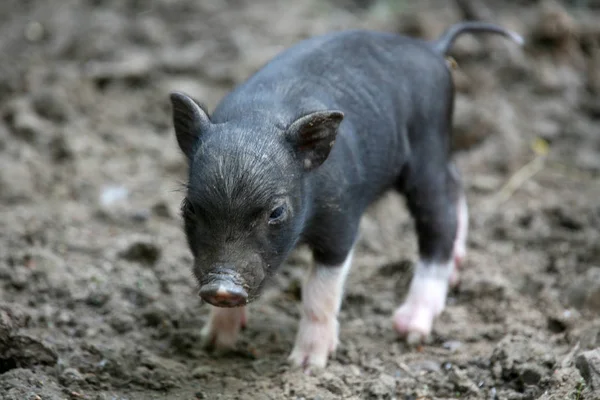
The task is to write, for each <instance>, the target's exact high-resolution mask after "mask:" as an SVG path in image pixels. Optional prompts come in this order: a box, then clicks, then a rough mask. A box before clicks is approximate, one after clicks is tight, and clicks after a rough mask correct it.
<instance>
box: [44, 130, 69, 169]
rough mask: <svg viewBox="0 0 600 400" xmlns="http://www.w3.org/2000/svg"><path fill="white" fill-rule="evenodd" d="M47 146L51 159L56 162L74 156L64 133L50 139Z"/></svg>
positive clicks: (67, 159)
mask: <svg viewBox="0 0 600 400" xmlns="http://www.w3.org/2000/svg"><path fill="white" fill-rule="evenodd" d="M49 147H50V153H51V156H52V160H53V161H55V162H57V163H62V162H65V161H69V160H72V159H73V158H74V153H73V149H72V148H71V146H70V145H69V142H68V141H67V139H66V138H65V136H64V135H59V136H56V137H54V138H53V139H52V140H51V141H50V143H49Z"/></svg>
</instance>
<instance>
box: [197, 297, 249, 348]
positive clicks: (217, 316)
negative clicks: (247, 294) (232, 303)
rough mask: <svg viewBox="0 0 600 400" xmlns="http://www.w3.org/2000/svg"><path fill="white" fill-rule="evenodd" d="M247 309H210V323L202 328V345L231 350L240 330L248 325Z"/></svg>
mask: <svg viewBox="0 0 600 400" xmlns="http://www.w3.org/2000/svg"><path fill="white" fill-rule="evenodd" d="M247 318H248V317H247V314H246V307H235V308H221V307H213V306H211V309H210V316H209V318H208V322H207V323H206V325H205V326H204V328H202V332H201V333H200V334H201V336H202V344H203V345H204V346H205V347H214V348H216V349H229V348H232V347H233V346H234V345H235V342H236V341H237V338H238V335H239V333H240V330H241V329H242V328H244V327H245V326H246V323H247Z"/></svg>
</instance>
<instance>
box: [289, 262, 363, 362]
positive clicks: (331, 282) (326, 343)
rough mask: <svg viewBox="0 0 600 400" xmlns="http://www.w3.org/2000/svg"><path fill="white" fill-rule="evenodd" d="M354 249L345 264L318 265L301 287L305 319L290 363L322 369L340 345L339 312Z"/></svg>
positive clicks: (300, 327) (301, 324) (301, 323)
mask: <svg viewBox="0 0 600 400" xmlns="http://www.w3.org/2000/svg"><path fill="white" fill-rule="evenodd" d="M353 252H354V250H351V251H350V253H349V254H348V256H347V257H346V260H345V261H344V262H343V264H342V265H340V266H337V267H332V266H326V265H315V266H314V267H312V268H311V270H310V273H309V275H308V279H307V280H306V282H305V284H304V286H303V287H302V319H301V320H300V325H299V328H298V333H297V335H296V343H295V345H294V349H293V350H292V353H291V354H290V356H289V361H290V362H291V363H292V364H294V365H296V366H302V367H304V368H305V370H308V369H309V368H310V367H316V368H323V367H325V365H327V359H328V357H329V354H330V353H332V352H333V351H335V349H336V348H337V345H338V335H339V324H338V320H337V317H338V313H339V311H340V307H341V305H342V296H343V293H344V283H345V282H346V278H347V276H348V273H349V272H350V266H351V265H352V255H353Z"/></svg>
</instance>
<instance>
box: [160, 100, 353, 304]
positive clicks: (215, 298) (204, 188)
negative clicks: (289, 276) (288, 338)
mask: <svg viewBox="0 0 600 400" xmlns="http://www.w3.org/2000/svg"><path fill="white" fill-rule="evenodd" d="M171 103H172V106H173V124H174V128H175V134H176V137H177V142H178V144H179V147H180V148H181V150H182V152H183V153H184V154H185V156H186V157H187V160H188V164H189V175H188V182H187V191H186V196H185V199H184V201H183V205H182V217H183V221H184V228H185V234H186V238H187V241H188V245H189V247H190V250H191V252H192V254H193V256H194V267H193V271H194V275H195V277H196V279H197V281H198V283H199V285H200V296H201V297H202V298H203V299H204V300H205V301H206V302H208V303H210V304H212V305H214V306H218V307H237V306H242V305H244V304H247V303H248V302H250V301H252V300H254V299H256V298H257V297H258V296H259V295H260V292H261V290H262V288H263V286H264V284H265V282H266V280H267V279H268V278H269V276H271V275H272V274H273V273H274V272H275V271H276V270H277V268H278V267H279V266H280V265H281V264H282V263H283V261H284V260H285V258H286V257H287V255H288V254H289V252H290V251H291V250H292V249H293V248H294V246H295V245H296V244H297V242H298V240H299V239H300V237H301V234H302V231H303V229H304V227H305V224H306V221H307V218H308V217H309V215H310V213H311V206H312V202H311V201H310V192H309V190H308V187H309V185H310V183H309V179H310V178H309V177H310V175H311V173H312V172H313V171H314V170H315V169H316V168H318V167H319V166H320V165H321V164H323V162H325V160H326V159H327V157H328V156H329V153H330V151H331V149H332V147H333V143H334V141H335V137H336V133H337V130H338V126H339V124H340V123H341V121H342V119H343V114H342V113H341V112H339V111H316V112H313V113H309V114H307V115H304V116H301V117H299V118H298V119H296V120H295V121H293V122H292V123H291V124H289V126H287V127H285V128H283V129H282V128H281V126H279V127H278V126H276V124H269V123H268V121H264V120H261V119H260V118H252V116H249V117H248V118H247V119H244V118H233V119H226V120H225V122H219V123H214V122H212V121H211V118H210V117H209V115H208V113H207V112H206V111H205V110H204V109H203V108H202V107H201V106H199V105H198V104H197V103H196V102H195V101H194V100H192V99H191V98H190V97H188V96H186V95H184V94H182V93H172V94H171Z"/></svg>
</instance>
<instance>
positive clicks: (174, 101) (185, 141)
mask: <svg viewBox="0 0 600 400" xmlns="http://www.w3.org/2000/svg"><path fill="white" fill-rule="evenodd" d="M170 97H171V105H172V106H173V126H174V127H175V136H177V143H178V144H179V148H180V149H181V151H182V152H183V153H184V154H185V155H186V156H187V158H188V159H191V158H192V156H193V154H192V152H193V150H194V145H195V143H196V141H197V140H198V138H199V137H200V136H201V135H202V134H203V133H204V132H205V131H206V129H208V127H209V126H210V125H211V122H210V118H209V117H208V115H207V114H206V112H205V111H204V110H203V109H202V107H200V105H198V103H196V102H195V101H194V100H192V98H191V97H189V96H187V95H185V94H183V93H180V92H173V93H171V96H170Z"/></svg>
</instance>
